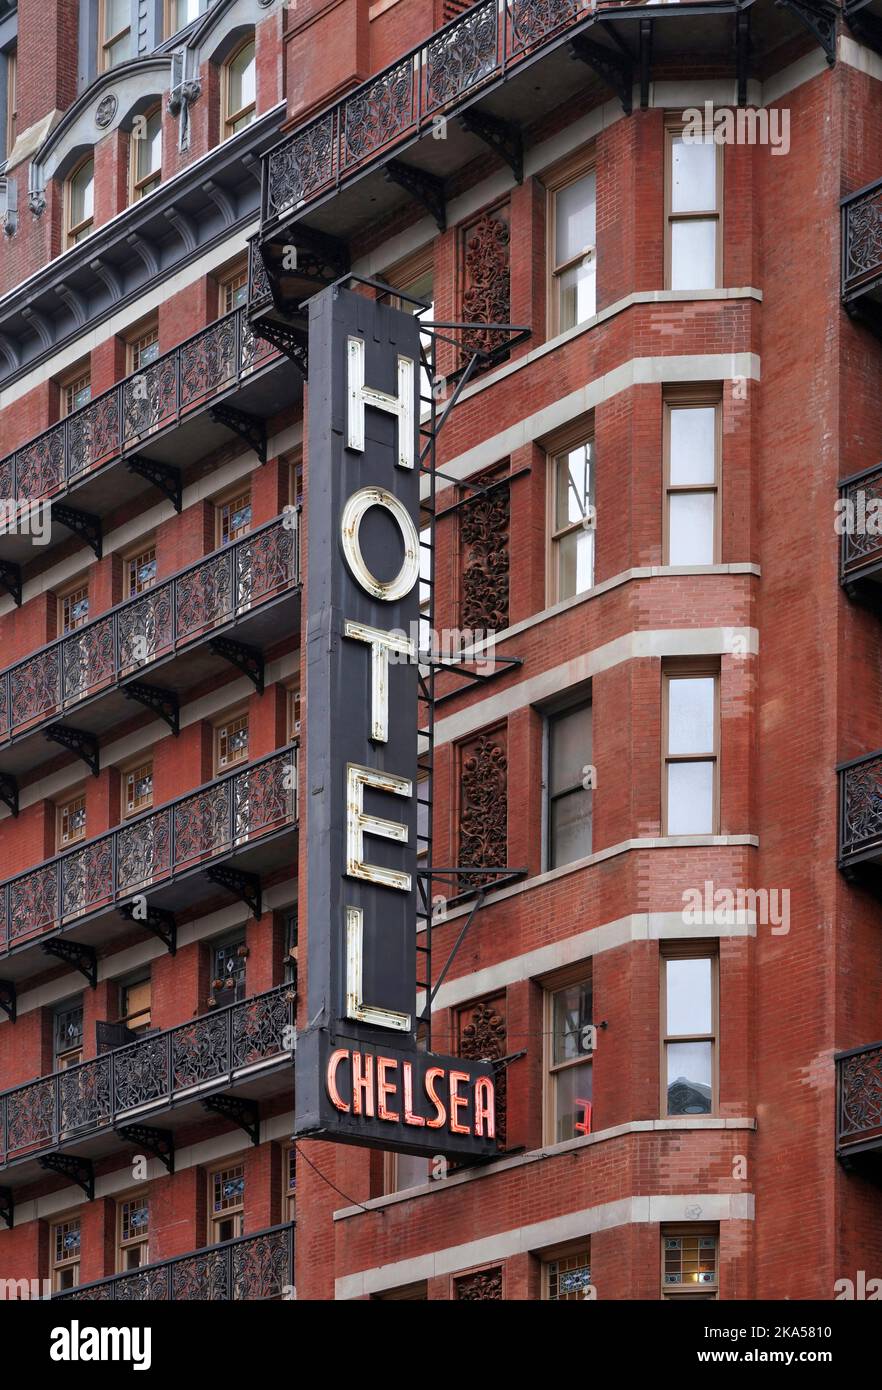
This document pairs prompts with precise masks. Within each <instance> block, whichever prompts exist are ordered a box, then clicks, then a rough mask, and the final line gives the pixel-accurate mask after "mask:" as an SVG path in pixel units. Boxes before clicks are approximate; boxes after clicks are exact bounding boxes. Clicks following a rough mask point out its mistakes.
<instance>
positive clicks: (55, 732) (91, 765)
mask: <svg viewBox="0 0 882 1390" xmlns="http://www.w3.org/2000/svg"><path fill="white" fill-rule="evenodd" d="M45 733H46V738H47V739H48V740H49V742H50V743H59V744H60V745H61V747H62V748H66V749H67V751H68V753H74V754H75V755H76V756H77V757H78V758H82V760H83V762H84V763H85V764H86V767H87V768H88V769H89V771H90V772H91V774H92V776H93V777H97V776H98V740H97V738H96V737H95V735H94V734H90V733H87V732H86V730H85V729H74V728H72V727H71V725H70V724H52V725H51V726H50V727H49V728H48V729H47V730H46V731H45Z"/></svg>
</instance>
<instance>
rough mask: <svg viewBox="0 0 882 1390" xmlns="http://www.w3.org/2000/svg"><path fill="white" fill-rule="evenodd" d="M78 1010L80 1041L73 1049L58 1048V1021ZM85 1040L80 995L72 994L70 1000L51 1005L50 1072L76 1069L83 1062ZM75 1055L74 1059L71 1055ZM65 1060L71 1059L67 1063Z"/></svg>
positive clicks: (83, 1011)
mask: <svg viewBox="0 0 882 1390" xmlns="http://www.w3.org/2000/svg"><path fill="white" fill-rule="evenodd" d="M77 1009H78V1010H79V1012H80V1019H81V1026H80V1041H79V1044H78V1045H77V1046H75V1047H62V1048H59V1046H58V1020H59V1019H60V1018H63V1017H64V1016H65V1015H66V1014H70V1013H73V1012H74V1011H75V1010H77ZM85 1038H86V1005H85V1001H84V999H83V996H82V994H74V995H73V996H72V997H71V998H70V999H63V1000H62V1001H61V1003H59V1004H55V1005H53V1008H52V1070H53V1071H54V1072H59V1071H67V1070H68V1068H70V1067H76V1066H78V1065H79V1063H80V1062H82V1060H83V1048H84V1046H85ZM74 1053H76V1054H77V1055H76V1057H74V1056H73V1054H74ZM67 1058H73V1060H72V1061H67V1060H66V1059H67Z"/></svg>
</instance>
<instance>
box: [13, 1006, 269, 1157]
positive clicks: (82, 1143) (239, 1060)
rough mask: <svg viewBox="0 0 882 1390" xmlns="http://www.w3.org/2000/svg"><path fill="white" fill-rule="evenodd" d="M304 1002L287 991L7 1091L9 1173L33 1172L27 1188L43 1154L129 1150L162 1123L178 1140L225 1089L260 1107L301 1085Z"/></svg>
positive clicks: (218, 1012) (154, 1035)
mask: <svg viewBox="0 0 882 1390" xmlns="http://www.w3.org/2000/svg"><path fill="white" fill-rule="evenodd" d="M294 997H295V991H294V987H293V986H292V985H281V986H279V988H277V989H271V990H269V991H268V992H267V993H266V994H258V995H255V996H254V997H253V998H251V999H244V1000H243V1001H242V1002H241V1003H239V1004H231V1005H228V1006H227V1007H226V1008H222V1009H216V1010H215V1011H214V1012H212V1013H208V1014H203V1015H202V1016H201V1017H199V1018H194V1019H192V1020H191V1021H190V1022H188V1023H182V1024H180V1025H179V1026H178V1027H176V1028H167V1029H165V1031H163V1032H159V1033H149V1034H147V1035H146V1036H145V1037H143V1038H139V1039H138V1041H137V1042H133V1043H128V1044H127V1045H126V1046H125V1047H118V1048H115V1049H114V1050H113V1051H112V1052H106V1053H104V1054H103V1055H102V1056H100V1057H95V1058H93V1059H92V1060H91V1061H88V1062H80V1063H78V1064H77V1065H76V1066H73V1067H68V1068H67V1070H66V1071H59V1072H53V1074H52V1075H51V1076H45V1077H42V1078H41V1079H40V1080H39V1081H30V1082H28V1083H27V1085H25V1086H17V1087H16V1088H15V1089H14V1090H11V1091H5V1092H3V1093H2V1094H0V1168H9V1167H10V1166H18V1167H19V1169H20V1168H21V1165H22V1164H25V1165H27V1167H26V1168H25V1170H24V1171H19V1172H17V1173H16V1175H15V1176H16V1177H17V1178H19V1179H25V1180H27V1179H29V1178H31V1175H32V1174H33V1172H34V1169H35V1163H34V1160H37V1159H39V1156H40V1155H41V1154H44V1155H45V1154H47V1153H52V1152H56V1151H58V1150H62V1149H63V1150H65V1151H67V1150H77V1149H79V1150H80V1151H83V1152H87V1153H88V1155H89V1157H94V1156H96V1154H98V1153H100V1152H102V1151H106V1150H108V1149H112V1148H113V1147H115V1146H118V1145H119V1143H120V1142H121V1141H122V1142H126V1135H125V1133H124V1132H123V1131H125V1129H126V1128H127V1127H128V1126H130V1125H133V1124H136V1123H137V1124H139V1125H144V1124H146V1123H148V1122H150V1123H152V1122H153V1121H154V1120H155V1119H156V1118H157V1117H158V1116H162V1123H163V1127H164V1129H165V1132H166V1134H167V1135H173V1133H174V1128H175V1127H179V1126H180V1125H182V1124H192V1122H193V1118H194V1113H196V1112H198V1111H199V1109H200V1107H201V1104H202V1101H203V1100H204V1098H205V1097H206V1096H211V1095H214V1094H216V1093H217V1092H218V1091H230V1090H231V1089H233V1088H235V1094H236V1096H237V1097H246V1098H251V1099H253V1098H255V1097H258V1096H261V1095H267V1094H270V1093H276V1094H277V1093H278V1092H279V1090H280V1088H282V1089H284V1088H290V1087H292V1086H293V1074H292V1072H291V1069H290V1060H291V1057H292V1055H293V1053H292V1048H291V1034H290V1031H286V1030H290V1029H291V1028H292V1026H293V1024H294ZM280 1068H281V1069H282V1072H283V1075H282V1076H281V1077H280V1076H279V1074H278V1073H279V1070H280ZM270 1074H273V1075H274V1077H275V1079H274V1080H271V1079H270ZM96 1135H101V1136H102V1137H103V1139H104V1143H103V1144H100V1145H97V1144H96V1143H95V1142H94V1140H95V1136H96Z"/></svg>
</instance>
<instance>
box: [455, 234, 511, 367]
mask: <svg viewBox="0 0 882 1390" xmlns="http://www.w3.org/2000/svg"><path fill="white" fill-rule="evenodd" d="M509 251H510V232H509V225H508V209H507V208H505V209H503V208H496V209H495V210H494V211H492V212H485V213H483V215H482V216H481V217H479V218H478V220H477V221H476V222H473V223H472V224H471V225H470V226H468V227H466V228H465V229H464V231H463V234H462V286H463V293H462V315H463V318H464V319H465V321H466V322H467V323H508V321H509V314H510V304H511V293H510V282H509ZM507 336H508V335H507V334H506V333H501V332H498V331H497V332H492V331H491V330H489V329H487V330H481V329H474V330H472V332H470V333H464V334H463V346H464V347H466V348H467V349H470V350H471V351H473V352H474V351H476V350H480V351H482V352H490V351H491V350H492V349H493V348H496V347H499V346H500V345H502V344H504V343H505V342H506V339H507Z"/></svg>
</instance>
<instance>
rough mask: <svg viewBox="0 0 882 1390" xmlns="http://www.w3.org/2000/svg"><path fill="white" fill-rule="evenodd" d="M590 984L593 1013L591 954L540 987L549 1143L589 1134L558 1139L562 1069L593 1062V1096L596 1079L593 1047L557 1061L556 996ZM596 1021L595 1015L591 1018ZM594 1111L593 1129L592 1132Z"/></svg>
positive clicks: (545, 1137) (545, 1130) (544, 1113)
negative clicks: (576, 1055)
mask: <svg viewBox="0 0 882 1390" xmlns="http://www.w3.org/2000/svg"><path fill="white" fill-rule="evenodd" d="M589 982H590V984H591V999H592V1015H593V1013H594V1012H595V1010H594V1008H593V1001H594V960H593V957H591V956H589V957H588V958H587V959H585V960H581V961H577V962H576V963H575V964H574V965H571V966H569V967H568V968H567V969H566V970H560V971H557V972H556V973H555V974H554V975H550V976H547V977H546V978H545V979H543V980H540V981H539V982H538V983H539V986H540V988H541V989H542V991H543V999H542V1031H543V1044H544V1046H543V1050H542V1134H543V1140H544V1143H545V1145H546V1146H548V1145H553V1144H572V1143H573V1142H574V1141H575V1140H577V1139H584V1138H585V1137H586V1136H585V1135H581V1134H575V1135H573V1136H572V1137H571V1138H570V1139H558V1137H557V1081H556V1078H557V1077H558V1076H559V1074H560V1073H561V1072H563V1071H570V1070H572V1068H573V1067H577V1066H584V1064H585V1063H586V1062H589V1063H590V1064H591V1073H592V1095H593V1079H594V1050H593V1048H592V1050H591V1052H586V1053H582V1054H581V1055H580V1056H578V1057H572V1058H570V1059H569V1061H566V1062H555V1061H554V996H555V995H556V994H559V993H560V992H561V991H562V990H564V989H569V988H571V987H572V986H573V985H583V984H587V983H589ZM591 1022H592V1024H593V1022H594V1020H593V1017H592V1020H591ZM593 1128H594V1126H593V1112H592V1124H591V1131H590V1132H593Z"/></svg>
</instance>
